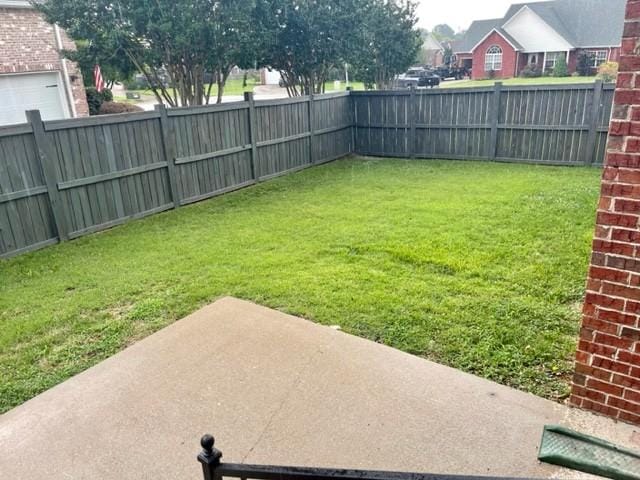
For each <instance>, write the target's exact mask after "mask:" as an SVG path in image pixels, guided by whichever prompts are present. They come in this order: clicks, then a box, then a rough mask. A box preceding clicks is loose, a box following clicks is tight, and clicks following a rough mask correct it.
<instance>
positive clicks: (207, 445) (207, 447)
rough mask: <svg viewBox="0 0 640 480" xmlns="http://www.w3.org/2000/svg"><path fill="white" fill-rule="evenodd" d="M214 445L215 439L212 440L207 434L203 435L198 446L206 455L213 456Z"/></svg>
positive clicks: (211, 436)
mask: <svg viewBox="0 0 640 480" xmlns="http://www.w3.org/2000/svg"><path fill="white" fill-rule="evenodd" d="M215 443H216V439H215V438H213V435H209V434H208V433H207V434H206V435H203V436H202V438H201V439H200V445H202V448H203V449H204V451H205V453H206V454H207V455H211V454H213V445H214V444H215Z"/></svg>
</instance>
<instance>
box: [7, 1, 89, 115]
mask: <svg viewBox="0 0 640 480" xmlns="http://www.w3.org/2000/svg"><path fill="white" fill-rule="evenodd" d="M61 34H62V41H63V47H64V48H65V49H67V50H71V49H73V48H75V46H74V44H73V42H72V41H71V40H70V39H69V38H68V37H67V36H66V35H65V34H64V32H61ZM66 63H67V68H68V71H69V76H70V77H74V78H75V80H74V81H73V82H72V85H71V87H72V91H73V97H74V104H75V106H76V111H77V113H78V115H79V116H86V115H89V108H88V106H87V100H86V97H85V92H84V86H83V81H82V74H81V73H80V71H79V70H78V68H77V66H76V65H75V64H74V63H73V62H69V61H67V62H66ZM42 71H47V72H50V71H60V72H62V62H61V59H60V55H59V53H58V51H57V49H56V38H55V32H54V28H53V25H50V24H49V23H47V22H45V20H44V19H43V18H42V16H41V15H40V14H39V13H38V12H36V11H35V10H33V9H30V8H0V74H9V73H26V72H42Z"/></svg>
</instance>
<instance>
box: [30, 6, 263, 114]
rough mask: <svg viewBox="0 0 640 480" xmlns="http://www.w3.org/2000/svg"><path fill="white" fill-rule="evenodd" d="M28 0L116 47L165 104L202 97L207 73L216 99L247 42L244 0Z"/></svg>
mask: <svg viewBox="0 0 640 480" xmlns="http://www.w3.org/2000/svg"><path fill="white" fill-rule="evenodd" d="M35 6H36V8H38V9H39V10H40V11H41V12H43V14H44V15H45V17H46V19H47V20H48V21H49V22H51V23H57V24H58V25H60V26H61V27H63V28H64V29H65V30H66V31H67V33H68V34H69V35H71V37H72V38H74V39H75V40H82V41H87V42H102V43H103V44H104V45H109V46H113V48H114V49H116V48H117V51H118V52H121V54H122V55H125V56H126V58H127V59H128V60H129V61H130V62H131V63H132V64H133V65H135V68H136V69H137V70H138V71H140V72H141V73H142V74H143V75H144V76H145V77H146V79H147V82H148V84H149V86H150V87H151V89H152V91H153V93H154V94H155V96H156V99H157V100H158V101H159V102H160V103H166V104H168V105H170V106H172V107H176V106H180V105H202V104H203V103H208V102H209V99H210V97H211V85H209V87H206V86H205V75H206V74H207V73H212V74H213V76H214V78H215V81H216V83H217V84H218V87H219V92H218V100H219V101H220V100H221V95H222V90H223V89H224V84H225V82H226V79H227V77H228V75H229V71H230V70H231V68H232V67H233V66H234V65H235V64H236V63H238V62H237V61H236V60H234V58H235V57H236V56H237V57H238V58H240V59H241V60H242V59H243V58H244V55H243V53H242V52H241V50H242V49H243V48H246V47H248V46H249V45H250V43H251V42H250V41H249V40H248V39H247V36H249V35H251V31H250V29H249V28H248V25H249V23H250V21H251V14H252V12H253V1H252V0H243V1H241V2H238V1H237V0H44V1H43V2H37V3H35ZM164 72H166V74H167V76H168V77H169V82H166V81H164V79H163V78H164Z"/></svg>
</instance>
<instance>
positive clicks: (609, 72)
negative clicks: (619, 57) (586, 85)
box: [598, 62, 618, 82]
mask: <svg viewBox="0 0 640 480" xmlns="http://www.w3.org/2000/svg"><path fill="white" fill-rule="evenodd" d="M617 75H618V62H606V63H603V64H602V65H600V66H599V67H598V78H599V79H601V80H602V81H603V82H613V81H614V80H615V79H616V77H617Z"/></svg>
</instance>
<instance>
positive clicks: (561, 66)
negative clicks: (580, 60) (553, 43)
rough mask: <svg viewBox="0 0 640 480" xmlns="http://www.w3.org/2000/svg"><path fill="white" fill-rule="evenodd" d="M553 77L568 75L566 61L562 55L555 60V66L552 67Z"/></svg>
mask: <svg viewBox="0 0 640 480" xmlns="http://www.w3.org/2000/svg"><path fill="white" fill-rule="evenodd" d="M552 75H553V76H554V77H568V76H569V66H568V65H567V61H566V60H565V58H564V57H560V58H558V59H557V60H556V66H555V67H554V68H553V74H552Z"/></svg>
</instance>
